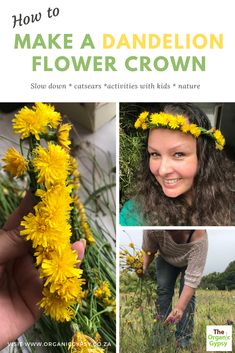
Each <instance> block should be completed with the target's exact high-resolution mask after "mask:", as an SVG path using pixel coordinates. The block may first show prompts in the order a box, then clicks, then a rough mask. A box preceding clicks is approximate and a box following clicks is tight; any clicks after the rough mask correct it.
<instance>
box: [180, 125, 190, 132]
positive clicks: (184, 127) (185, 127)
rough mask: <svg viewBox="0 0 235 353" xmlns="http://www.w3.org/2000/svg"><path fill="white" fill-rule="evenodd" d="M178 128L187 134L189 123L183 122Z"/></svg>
mask: <svg viewBox="0 0 235 353" xmlns="http://www.w3.org/2000/svg"><path fill="white" fill-rule="evenodd" d="M180 130H181V131H182V132H183V133H184V134H187V133H188V132H189V131H190V128H189V124H183V125H182V126H181V128H180Z"/></svg>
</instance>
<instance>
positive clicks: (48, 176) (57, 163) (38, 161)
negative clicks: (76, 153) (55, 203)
mask: <svg viewBox="0 0 235 353" xmlns="http://www.w3.org/2000/svg"><path fill="white" fill-rule="evenodd" d="M34 152H35V155H36V157H35V158H34V159H33V162H32V163H33V166H34V168H35V171H36V172H37V181H38V183H39V184H40V183H44V184H45V185H46V188H49V187H50V186H51V185H55V184H59V183H65V181H66V178H67V176H68V173H69V170H70V163H69V155H68V154H67V153H66V151H65V150H64V149H63V148H62V147H60V146H56V145H54V144H53V143H51V142H49V143H48V148H44V147H42V146H39V147H38V148H37V149H36V150H34Z"/></svg>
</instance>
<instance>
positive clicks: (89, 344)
mask: <svg viewBox="0 0 235 353" xmlns="http://www.w3.org/2000/svg"><path fill="white" fill-rule="evenodd" d="M69 350H70V352H71V353H104V349H102V348H99V347H97V342H96V341H95V340H93V339H92V338H91V337H89V336H86V335H84V334H83V333H82V332H76V333H75V334H74V335H73V337H72V341H71V343H70V344H69Z"/></svg>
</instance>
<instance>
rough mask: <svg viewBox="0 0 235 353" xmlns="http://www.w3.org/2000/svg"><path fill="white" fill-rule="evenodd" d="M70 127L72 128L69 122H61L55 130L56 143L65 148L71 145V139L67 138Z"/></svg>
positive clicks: (67, 148)
mask: <svg viewBox="0 0 235 353" xmlns="http://www.w3.org/2000/svg"><path fill="white" fill-rule="evenodd" d="M71 128H72V125H71V124H62V125H60V126H59V128H58V130H57V139H58V143H59V145H60V146H61V147H63V148H64V149H65V150H69V145H71V141H70V139H69V132H70V130H71Z"/></svg>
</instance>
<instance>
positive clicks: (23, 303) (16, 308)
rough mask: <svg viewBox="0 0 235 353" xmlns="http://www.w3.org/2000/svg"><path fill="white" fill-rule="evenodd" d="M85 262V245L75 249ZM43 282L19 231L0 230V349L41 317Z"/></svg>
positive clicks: (77, 244)
mask: <svg viewBox="0 0 235 353" xmlns="http://www.w3.org/2000/svg"><path fill="white" fill-rule="evenodd" d="M72 248H73V249H75V250H76V251H77V252H78V259H79V260H82V258H83V256H84V252H85V243H84V242H82V241H78V242H76V243H74V244H73V245H72ZM41 296H42V281H41V279H40V278H39V274H38V271H37V269H36V268H35V266H34V264H33V257H32V255H31V250H30V247H29V244H28V243H26V242H25V241H24V239H23V238H22V237H20V236H19V231H18V230H11V231H4V230H0V349H2V348H3V347H5V346H6V345H7V344H8V342H11V341H13V340H15V339H16V338H17V337H19V336H20V335H21V334H22V333H23V332H24V331H26V330H27V329H28V328H29V327H30V326H32V325H33V324H34V322H35V321H36V320H37V319H38V318H39V316H40V309H39V307H38V305H37V303H38V302H39V301H40V299H41Z"/></svg>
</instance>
